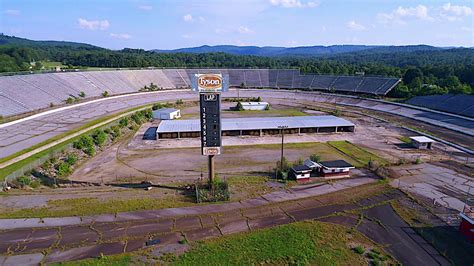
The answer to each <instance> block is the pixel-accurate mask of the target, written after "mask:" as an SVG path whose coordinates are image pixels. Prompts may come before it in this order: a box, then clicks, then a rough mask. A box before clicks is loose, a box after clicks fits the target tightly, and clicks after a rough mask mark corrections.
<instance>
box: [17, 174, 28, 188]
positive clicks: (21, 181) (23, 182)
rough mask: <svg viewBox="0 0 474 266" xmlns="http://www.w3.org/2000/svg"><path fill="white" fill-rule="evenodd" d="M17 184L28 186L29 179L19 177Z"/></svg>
mask: <svg viewBox="0 0 474 266" xmlns="http://www.w3.org/2000/svg"><path fill="white" fill-rule="evenodd" d="M16 180H17V181H18V183H19V184H20V185H21V186H22V187H23V186H28V185H30V184H31V179H30V178H29V177H27V176H20V177H18V178H17V179H16Z"/></svg>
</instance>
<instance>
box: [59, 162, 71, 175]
mask: <svg viewBox="0 0 474 266" xmlns="http://www.w3.org/2000/svg"><path fill="white" fill-rule="evenodd" d="M57 170H58V176H66V175H68V174H70V173H71V166H70V165H69V164H68V163H67V162H62V163H60V164H59V165H58V167H57Z"/></svg>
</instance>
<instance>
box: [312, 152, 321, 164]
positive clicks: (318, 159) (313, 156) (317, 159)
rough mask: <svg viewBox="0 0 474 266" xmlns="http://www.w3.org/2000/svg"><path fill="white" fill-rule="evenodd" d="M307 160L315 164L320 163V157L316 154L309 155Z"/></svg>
mask: <svg viewBox="0 0 474 266" xmlns="http://www.w3.org/2000/svg"><path fill="white" fill-rule="evenodd" d="M309 159H310V160H311V161H313V162H315V163H319V162H321V156H319V155H317V154H316V153H313V154H311V155H310V156H309Z"/></svg>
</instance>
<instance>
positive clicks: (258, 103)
mask: <svg viewBox="0 0 474 266" xmlns="http://www.w3.org/2000/svg"><path fill="white" fill-rule="evenodd" d="M240 103H241V104H242V106H259V105H268V103H267V102H240Z"/></svg>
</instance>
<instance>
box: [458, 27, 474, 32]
mask: <svg viewBox="0 0 474 266" xmlns="http://www.w3.org/2000/svg"><path fill="white" fill-rule="evenodd" d="M461 30H463V31H467V32H473V30H472V28H469V27H461Z"/></svg>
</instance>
